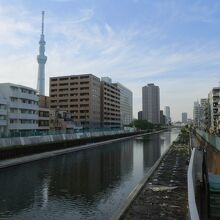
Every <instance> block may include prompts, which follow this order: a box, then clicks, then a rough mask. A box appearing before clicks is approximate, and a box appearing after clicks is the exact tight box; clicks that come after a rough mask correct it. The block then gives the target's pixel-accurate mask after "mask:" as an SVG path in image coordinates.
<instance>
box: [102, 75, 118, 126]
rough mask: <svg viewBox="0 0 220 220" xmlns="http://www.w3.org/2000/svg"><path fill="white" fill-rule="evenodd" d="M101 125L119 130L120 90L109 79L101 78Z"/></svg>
mask: <svg viewBox="0 0 220 220" xmlns="http://www.w3.org/2000/svg"><path fill="white" fill-rule="evenodd" d="M101 124H102V127H104V128H119V127H120V126H121V116H120V89H119V88H118V87H117V85H115V84H113V83H112V81H111V79H110V78H108V77H103V78H101Z"/></svg>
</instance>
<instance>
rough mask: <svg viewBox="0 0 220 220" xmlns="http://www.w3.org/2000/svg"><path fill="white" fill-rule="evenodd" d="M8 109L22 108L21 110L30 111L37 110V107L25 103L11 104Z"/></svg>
mask: <svg viewBox="0 0 220 220" xmlns="http://www.w3.org/2000/svg"><path fill="white" fill-rule="evenodd" d="M10 108H20V109H21V108H22V109H30V110H38V109H39V107H38V105H34V104H27V103H20V102H11V103H10Z"/></svg>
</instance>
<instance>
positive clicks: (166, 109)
mask: <svg viewBox="0 0 220 220" xmlns="http://www.w3.org/2000/svg"><path fill="white" fill-rule="evenodd" d="M164 112H165V116H166V122H165V123H166V124H167V125H170V124H171V117H170V106H165V107H164Z"/></svg>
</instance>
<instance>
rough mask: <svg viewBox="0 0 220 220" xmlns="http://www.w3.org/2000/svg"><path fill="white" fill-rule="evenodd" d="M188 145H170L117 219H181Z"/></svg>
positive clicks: (186, 212)
mask: <svg viewBox="0 0 220 220" xmlns="http://www.w3.org/2000/svg"><path fill="white" fill-rule="evenodd" d="M188 159H189V149H188V145H183V144H173V145H172V146H171V147H170V149H169V151H168V152H167V154H166V155H165V156H164V158H163V159H162V161H161V162H160V164H159V166H158V168H157V169H156V171H155V172H154V173H153V175H151V176H150V178H149V179H148V181H147V182H146V183H145V184H144V186H143V187H142V189H141V191H140V192H139V193H138V195H137V196H136V197H135V199H134V200H133V202H132V203H131V204H130V206H129V207H128V208H127V209H126V211H125V212H124V214H123V215H122V216H121V217H120V219H137V220H140V219H147V220H149V219H152V220H157V219H158V220H159V219H166V220H172V219H178V220H181V219H183V220H185V219H186V218H187V214H188V208H187V168H188V165H187V161H188Z"/></svg>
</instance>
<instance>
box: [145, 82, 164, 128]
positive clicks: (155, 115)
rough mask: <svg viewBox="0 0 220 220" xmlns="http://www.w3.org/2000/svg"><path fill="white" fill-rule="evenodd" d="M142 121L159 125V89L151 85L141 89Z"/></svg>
mask: <svg viewBox="0 0 220 220" xmlns="http://www.w3.org/2000/svg"><path fill="white" fill-rule="evenodd" d="M142 105H143V111H142V119H143V120H147V121H149V122H151V123H154V124H159V123H160V88H159V86H155V85H154V84H153V83H150V84H148V85H147V86H144V87H142Z"/></svg>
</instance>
